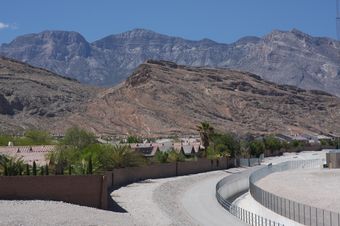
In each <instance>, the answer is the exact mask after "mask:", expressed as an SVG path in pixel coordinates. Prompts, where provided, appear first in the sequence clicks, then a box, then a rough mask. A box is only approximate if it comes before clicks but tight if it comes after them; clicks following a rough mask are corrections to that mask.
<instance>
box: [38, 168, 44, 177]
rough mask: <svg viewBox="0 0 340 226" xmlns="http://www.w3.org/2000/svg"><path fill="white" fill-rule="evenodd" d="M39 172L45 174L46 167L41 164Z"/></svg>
mask: <svg viewBox="0 0 340 226" xmlns="http://www.w3.org/2000/svg"><path fill="white" fill-rule="evenodd" d="M39 172H40V176H43V175H44V167H43V166H40V169H39Z"/></svg>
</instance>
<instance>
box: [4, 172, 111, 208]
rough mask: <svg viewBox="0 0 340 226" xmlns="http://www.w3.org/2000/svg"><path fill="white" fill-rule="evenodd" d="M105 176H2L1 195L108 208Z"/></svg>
mask: <svg viewBox="0 0 340 226" xmlns="http://www.w3.org/2000/svg"><path fill="white" fill-rule="evenodd" d="M107 197H108V196H107V183H106V177H105V176H99V175H88V176H2V177H0V199H5V200H14V199H17V200H34V199H39V200H54V201H64V202H68V203H73V204H78V205H83V206H89V207H95V208H101V209H107Z"/></svg>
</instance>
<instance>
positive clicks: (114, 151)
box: [109, 145, 144, 168]
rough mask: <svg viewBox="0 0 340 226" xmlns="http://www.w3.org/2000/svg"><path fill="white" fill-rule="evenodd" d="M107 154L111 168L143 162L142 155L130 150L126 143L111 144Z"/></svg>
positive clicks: (136, 164) (137, 164)
mask: <svg viewBox="0 0 340 226" xmlns="http://www.w3.org/2000/svg"><path fill="white" fill-rule="evenodd" d="M109 155H110V166H111V167H113V168H122V167H128V166H139V165H142V164H143V162H144V158H143V156H141V155H140V154H139V153H137V152H135V151H133V150H131V148H130V147H129V146H127V145H114V146H112V147H111V150H110V153H109Z"/></svg>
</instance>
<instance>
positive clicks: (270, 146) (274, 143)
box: [263, 135, 282, 153]
mask: <svg viewBox="0 0 340 226" xmlns="http://www.w3.org/2000/svg"><path fill="white" fill-rule="evenodd" d="M263 141H264V145H265V148H266V149H267V150H269V151H270V153H273V152H274V151H279V150H280V149H281V148H282V143H281V141H280V140H279V139H278V138H276V137H275V136H273V135H269V136H266V137H265V138H264V140H263Z"/></svg>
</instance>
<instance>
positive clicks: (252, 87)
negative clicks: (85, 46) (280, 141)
mask: <svg viewBox="0 0 340 226" xmlns="http://www.w3.org/2000/svg"><path fill="white" fill-rule="evenodd" d="M202 121H208V122H210V123H211V124H213V125H214V126H215V127H216V128H218V129H219V130H223V131H234V132H238V133H247V132H250V133H268V132H283V133H298V132H317V133H321V132H325V133H327V132H337V133H339V132H340V126H339V124H337V122H339V121H340V100H339V98H337V97H335V96H332V95H330V94H327V93H324V92H321V91H306V90H303V89H300V88H297V87H293V86H287V85H277V84H274V83H271V82H267V81H264V80H262V79H260V78H259V77H258V76H256V75H253V74H250V73H243V72H238V71H232V70H222V69H207V68H195V67H187V66H179V65H176V64H174V63H169V62H164V61H148V62H147V63H145V64H142V65H141V66H139V67H138V68H137V69H136V71H135V72H134V73H133V74H132V75H131V76H130V77H129V78H128V79H127V80H126V81H125V82H124V83H122V84H120V85H118V86H116V87H114V88H111V89H107V90H106V91H105V92H103V93H102V94H101V95H100V97H98V98H96V99H95V100H93V101H91V102H90V103H88V104H87V105H86V110H85V111H84V112H77V113H76V114H72V115H71V116H69V117H68V118H67V119H66V120H65V122H64V123H63V125H59V127H58V128H59V129H62V128H64V125H65V124H67V125H72V124H81V125H83V126H85V127H88V128H91V129H92V130H93V131H96V132H97V133H107V134H127V133H130V134H140V135H151V134H153V135H155V134H158V135H164V134H167V135H169V134H175V133H182V134H190V133H195V126H196V125H197V124H198V123H200V122H202Z"/></svg>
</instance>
